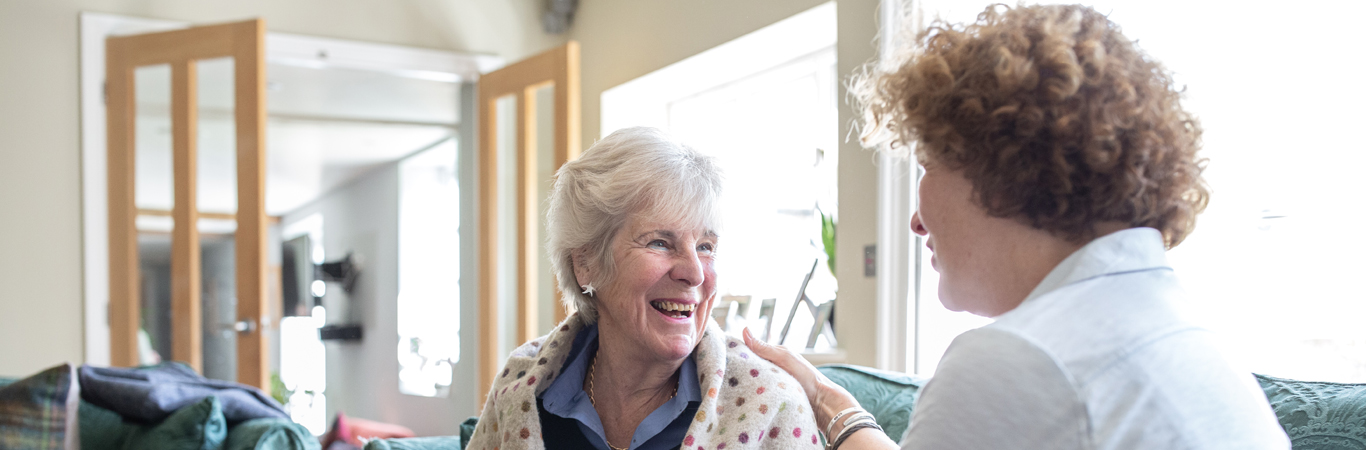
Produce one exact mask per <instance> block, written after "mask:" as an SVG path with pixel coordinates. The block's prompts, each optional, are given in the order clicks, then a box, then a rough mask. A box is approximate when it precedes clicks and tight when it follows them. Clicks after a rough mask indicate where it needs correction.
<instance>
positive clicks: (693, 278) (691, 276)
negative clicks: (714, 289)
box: [669, 250, 707, 286]
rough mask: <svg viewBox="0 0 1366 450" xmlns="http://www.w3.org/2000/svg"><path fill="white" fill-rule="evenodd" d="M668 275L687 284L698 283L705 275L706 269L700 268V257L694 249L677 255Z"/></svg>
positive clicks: (695, 284) (700, 282) (703, 279)
mask: <svg viewBox="0 0 1366 450" xmlns="http://www.w3.org/2000/svg"><path fill="white" fill-rule="evenodd" d="M669 275H670V276H672V277H673V278H674V279H675V280H678V281H682V282H684V283H687V285H688V286H697V285H700V284H702V282H703V281H706V277H707V275H706V271H704V270H703V269H702V258H701V256H700V255H698V254H697V251H695V250H694V251H690V252H685V253H684V254H681V255H679V256H678V259H677V260H676V261H675V262H674V267H673V270H672V271H670V272H669Z"/></svg>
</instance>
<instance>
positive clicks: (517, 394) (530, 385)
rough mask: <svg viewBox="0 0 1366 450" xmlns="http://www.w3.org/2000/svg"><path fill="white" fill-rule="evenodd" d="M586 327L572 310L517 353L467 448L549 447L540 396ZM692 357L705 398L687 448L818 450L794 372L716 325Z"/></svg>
mask: <svg viewBox="0 0 1366 450" xmlns="http://www.w3.org/2000/svg"><path fill="white" fill-rule="evenodd" d="M583 327H584V324H583V321H582V320H581V319H580V318H579V316H578V315H577V314H575V315H572V316H570V317H569V318H568V319H565V321H564V323H562V324H561V325H560V327H559V328H557V329H555V330H554V331H552V332H551V333H550V334H549V335H546V336H542V337H541V338H538V339H536V340H534V341H531V342H528V343H526V344H523V345H522V346H521V347H518V348H517V349H516V350H514V351H513V352H512V356H510V357H508V360H507V363H506V364H505V365H504V367H503V370H502V371H500V372H498V377H497V378H496V379H495V380H494V382H493V389H492V390H490V391H489V396H488V401H487V403H485V404H484V410H483V412H482V413H481V414H480V415H479V424H478V425H477V426H476V427H475V431H474V436H473V437H471V438H470V443H469V446H468V447H466V448H469V449H474V450H495V449H497V450H516V449H541V448H545V444H544V442H543V441H542V439H541V423H540V415H539V413H538V411H537V409H536V396H537V395H539V394H540V393H541V392H543V391H545V390H546V388H548V387H550V382H551V381H552V380H554V379H555V376H556V375H558V374H559V370H560V368H561V366H563V365H564V361H565V358H567V357H568V354H569V348H570V346H571V345H572V344H573V340H574V336H577V335H578V333H579V330H581V329H582V328H583ZM695 356H696V362H697V376H698V378H699V380H698V382H699V385H700V386H701V392H702V403H701V404H700V405H699V406H698V408H697V415H696V416H694V417H693V420H692V424H691V425H689V426H688V434H687V435H686V437H684V438H683V442H681V443H680V445H681V446H682V448H683V449H684V450H726V449H741V448H766V449H819V448H820V438H819V437H818V433H817V432H816V419H815V417H814V416H813V415H812V413H811V411H810V407H809V406H808V405H807V402H806V393H805V392H803V391H802V388H801V386H799V385H797V381H796V380H795V379H793V378H792V376H791V375H788V374H787V373H786V372H783V371H782V370H779V369H778V367H777V366H774V365H773V364H772V363H770V362H768V361H765V360H764V359H763V358H760V357H758V356H755V355H754V353H753V352H750V350H749V348H748V347H746V346H745V344H744V342H742V341H741V340H740V339H738V338H735V337H731V336H726V335H725V333H722V332H721V331H720V329H719V328H718V327H717V325H716V323H715V322H711V323H709V324H708V325H707V330H706V332H704V333H703V335H702V340H701V342H699V343H698V345H697V350H696V352H695Z"/></svg>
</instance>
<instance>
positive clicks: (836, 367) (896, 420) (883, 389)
mask: <svg viewBox="0 0 1366 450" xmlns="http://www.w3.org/2000/svg"><path fill="white" fill-rule="evenodd" d="M818 370H820V371H821V373H823V374H825V376H826V377H828V378H830V381H834V382H835V383H836V384H838V385H840V386H843V387H844V389H846V390H848V391H849V393H850V394H853V395H854V398H855V399H857V400H858V402H859V404H860V405H862V406H863V408H864V409H867V410H868V412H869V413H872V414H873V417H874V418H876V419H877V423H878V425H881V426H882V431H884V432H886V433H887V437H889V438H891V439H892V440H893V441H897V442H900V441H901V436H902V435H903V434H906V427H907V426H908V425H910V423H911V410H912V409H914V407H915V400H916V399H917V398H919V396H920V387H921V386H924V385H925V381H927V380H926V379H925V378H920V377H913V376H910V375H906V374H904V373H897V372H888V371H884V370H877V369H873V368H869V367H863V366H855V365H848V364H830V365H825V366H821V367H819V368H818ZM819 425H820V426H822V427H824V426H825V425H826V424H819Z"/></svg>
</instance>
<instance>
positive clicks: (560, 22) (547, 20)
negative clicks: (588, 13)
mask: <svg viewBox="0 0 1366 450" xmlns="http://www.w3.org/2000/svg"><path fill="white" fill-rule="evenodd" d="M577 9H579V0H546V1H545V13H543V14H541V28H542V29H544V30H545V32H546V33H550V34H560V33H563V32H566V31H569V27H570V26H571V25H574V11H575V10H577Z"/></svg>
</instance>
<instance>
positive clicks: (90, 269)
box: [80, 12, 503, 366]
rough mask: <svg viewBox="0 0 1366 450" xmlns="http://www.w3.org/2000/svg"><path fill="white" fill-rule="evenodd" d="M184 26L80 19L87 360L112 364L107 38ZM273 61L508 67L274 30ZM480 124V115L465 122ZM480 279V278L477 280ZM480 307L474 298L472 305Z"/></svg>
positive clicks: (475, 70) (457, 70)
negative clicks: (107, 140)
mask: <svg viewBox="0 0 1366 450" xmlns="http://www.w3.org/2000/svg"><path fill="white" fill-rule="evenodd" d="M190 26H191V24H190V23H188V22H183V21H173V20H161V19H149V18H141V17H131V16H123V15H115V14H105V13H95V12H82V13H81V14H80V104H81V125H80V126H81V180H82V182H81V185H82V187H81V191H82V192H81V194H82V195H81V197H82V205H81V211H82V214H81V215H82V221H81V222H82V224H81V225H82V231H81V232H82V261H83V262H82V275H83V276H82V283H83V299H82V301H83V310H84V321H83V322H84V324H83V330H84V350H85V351H84V356H85V362H86V363H88V364H94V365H102V366H107V365H109V364H110V362H111V355H110V339H111V336H110V329H109V308H108V307H109V288H110V285H109V282H110V278H109V234H108V233H109V227H108V224H109V208H108V206H109V205H108V198H107V193H106V188H107V186H108V160H107V159H108V158H107V156H108V155H107V149H106V132H107V126H106V120H107V117H106V113H105V112H106V109H105V88H104V83H105V56H106V55H105V39H106V38H109V37H113V36H122V35H129V34H139V33H149V32H157V31H170V30H177V29H183V28H188V27H190ZM265 45H266V61H267V64H268V65H269V64H287V65H298V66H306V67H324V66H325V67H339V68H348V69H358V70H369V71H377V72H384V73H390V74H394V75H399V76H404V77H411V78H424V79H436V80H444V81H454V82H460V81H474V80H477V79H478V78H479V76H480V74H481V73H484V72H488V71H492V70H496V69H497V68H499V67H502V66H503V59H502V58H501V57H498V56H493V55H481V54H461V53H454V52H448V51H440V50H430V49H420V48H414V47H404V46H397V45H387V44H375V43H368V42H358V41H348V40H341V39H327V38H318V37H311V36H301V35H294V34H287V33H272V32H267V33H266V44H265ZM466 119H468V120H473V119H474V117H468V118H462V121H464V120H466ZM469 278H470V279H472V278H474V277H473V276H470V277H469ZM464 301H467V302H469V303H467V304H473V299H469V300H464Z"/></svg>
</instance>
